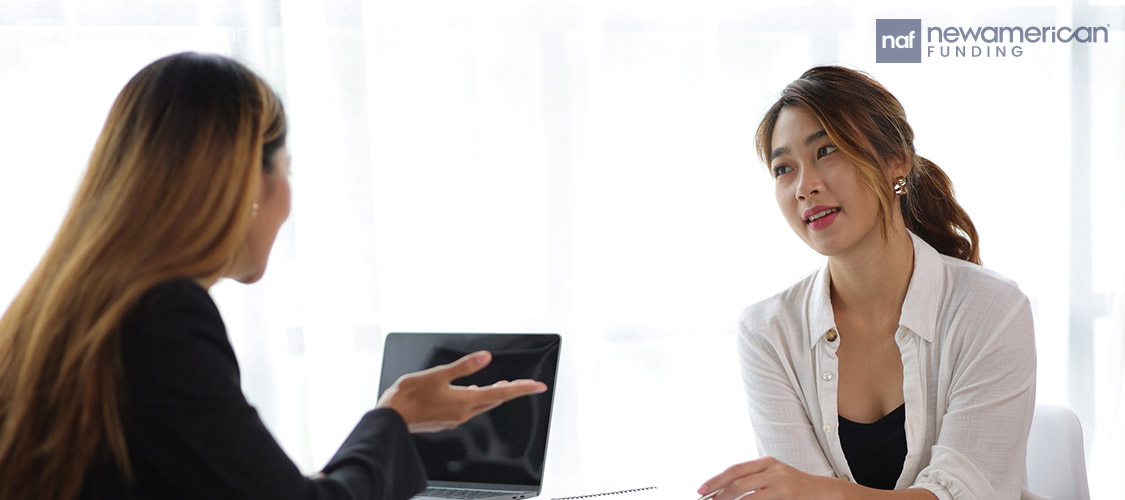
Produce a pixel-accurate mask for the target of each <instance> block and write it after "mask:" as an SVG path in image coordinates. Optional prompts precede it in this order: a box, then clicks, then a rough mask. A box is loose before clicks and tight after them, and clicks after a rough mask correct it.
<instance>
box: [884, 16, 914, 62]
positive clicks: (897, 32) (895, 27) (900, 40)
mask: <svg viewBox="0 0 1125 500" xmlns="http://www.w3.org/2000/svg"><path fill="white" fill-rule="evenodd" d="M875 62H877V63H920V62H922V20H921V19H876V20H875Z"/></svg>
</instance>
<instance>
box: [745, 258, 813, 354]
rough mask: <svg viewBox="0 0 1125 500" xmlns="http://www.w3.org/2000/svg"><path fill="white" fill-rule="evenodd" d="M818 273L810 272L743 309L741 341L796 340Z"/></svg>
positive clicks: (772, 342)
mask: <svg viewBox="0 0 1125 500" xmlns="http://www.w3.org/2000/svg"><path fill="white" fill-rule="evenodd" d="M818 274H819V271H816V272H813V273H810V274H809V275H807V276H805V277H804V278H802V279H801V280H800V281H798V282H796V283H794V284H792V285H790V286H789V287H788V288H786V289H784V290H782V291H780V292H778V293H776V294H774V295H772V296H770V297H768V298H766V299H763V300H761V301H759V302H756V303H754V304H751V305H750V306H748V307H747V308H745V309H743V310H742V313H741V314H740V315H739V317H738V326H739V328H738V333H739V336H740V337H741V338H742V340H743V341H744V342H749V343H752V344H757V343H762V342H766V343H771V344H777V343H779V342H785V343H788V342H791V341H799V340H800V337H801V334H800V332H802V331H804V327H803V326H802V325H804V324H805V323H806V321H807V319H808V318H807V314H808V313H807V309H808V303H809V298H810V297H811V295H812V294H813V293H814V291H815V288H816V284H817V277H818ZM789 337H792V338H789Z"/></svg>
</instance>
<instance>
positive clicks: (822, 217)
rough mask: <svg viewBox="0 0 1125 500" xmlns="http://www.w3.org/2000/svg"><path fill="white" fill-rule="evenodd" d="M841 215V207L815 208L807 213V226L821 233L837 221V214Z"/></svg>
mask: <svg viewBox="0 0 1125 500" xmlns="http://www.w3.org/2000/svg"><path fill="white" fill-rule="evenodd" d="M839 213H840V207H821V206H817V207H813V208H810V209H808V210H806V211H805V214H804V215H805V224H808V226H809V228H810V229H812V230H814V231H819V230H821V229H824V228H826V227H828V226H830V225H832V222H833V221H835V220H836V214H839Z"/></svg>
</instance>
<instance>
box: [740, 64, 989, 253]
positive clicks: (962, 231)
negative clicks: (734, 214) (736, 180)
mask: <svg viewBox="0 0 1125 500" xmlns="http://www.w3.org/2000/svg"><path fill="white" fill-rule="evenodd" d="M785 106H801V107H803V108H804V109H807V110H808V111H809V112H811V113H812V114H813V115H814V116H816V118H817V120H819V121H820V124H821V126H823V127H824V130H825V132H827V133H828V137H829V139H831V140H832V142H833V143H834V144H835V145H836V147H837V148H839V150H840V151H841V152H843V153H844V155H846V156H847V157H848V159H849V160H851V161H852V163H854V164H855V165H856V167H857V168H859V171H860V175H861V178H862V179H863V181H864V184H866V185H867V187H868V188H870V189H871V191H872V192H874V193H875V194H876V196H877V197H878V199H879V205H880V214H881V216H882V220H883V228H882V229H883V236H884V238H885V237H886V235H887V229H888V227H889V225H890V224H891V220H892V218H891V216H892V207H893V205H892V204H893V203H894V199H895V197H896V195H895V194H894V190H893V189H892V188H891V185H890V183H888V182H887V180H886V176H885V175H884V171H885V170H887V169H890V168H891V167H892V165H893V164H895V163H898V162H901V163H902V164H904V165H911V166H912V167H913V168H911V169H910V175H908V176H906V177H907V185H906V187H907V193H906V194H903V195H901V196H898V198H899V206H900V208H901V209H902V218H903V220H904V221H905V222H906V228H907V229H909V230H910V231H911V232H913V233H914V234H917V235H918V236H919V237H921V238H922V239H923V240H925V241H926V243H929V244H930V246H932V247H934V248H935V249H936V250H937V251H939V252H941V253H943V254H945V255H949V256H951V257H956V258H958V259H962V260H966V261H969V262H973V263H976V264H980V248H979V239H978V237H977V230H976V228H975V227H974V226H973V221H972V220H970V219H969V214H967V213H965V210H964V209H963V208H961V205H960V204H958V203H957V200H956V199H955V198H954V196H953V183H952V182H950V180H949V177H948V176H946V175H945V172H943V171H942V170H941V168H939V167H938V166H937V165H936V164H934V163H933V162H931V161H930V160H927V159H925V158H923V157H922V156H921V155H918V154H916V153H915V151H914V130H913V129H912V128H910V124H909V123H907V121H906V111H904V110H903V109H902V104H900V103H899V102H898V99H896V98H895V96H894V95H892V94H891V93H890V92H888V91H887V89H885V88H883V86H882V85H880V84H879V82H876V81H875V80H874V79H872V78H871V77H870V76H868V75H867V74H865V73H862V72H859V71H855V70H851V69H847V68H841V67H838V66H818V67H815V68H812V69H810V70H808V71H806V72H805V73H804V74H803V75H801V78H799V79H797V80H796V81H794V82H793V83H790V84H789V85H788V86H787V87H785V90H784V91H782V93H781V97H780V98H779V99H778V100H777V102H775V103H774V104H773V106H771V107H770V108H769V110H768V111H766V114H765V116H764V117H763V118H762V121H761V123H759V124H758V132H757V134H756V136H757V137H756V138H755V143H756V144H755V145H756V147H757V150H758V156H759V157H760V158H761V159H762V161H763V162H764V163H767V164H768V163H769V152H770V150H771V149H772V146H771V144H770V141H771V138H772V137H773V129H774V126H775V125H776V124H777V118H778V115H780V114H781V109H782V108H784V107H785Z"/></svg>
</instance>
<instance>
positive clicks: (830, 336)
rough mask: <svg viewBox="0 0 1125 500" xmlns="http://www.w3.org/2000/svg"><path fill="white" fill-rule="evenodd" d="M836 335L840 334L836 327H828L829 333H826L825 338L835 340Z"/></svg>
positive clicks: (830, 340)
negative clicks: (837, 332)
mask: <svg viewBox="0 0 1125 500" xmlns="http://www.w3.org/2000/svg"><path fill="white" fill-rule="evenodd" d="M836 337H839V335H836V329H835V328H830V329H828V333H826V334H824V338H825V339H828V341H829V342H835V341H836Z"/></svg>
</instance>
